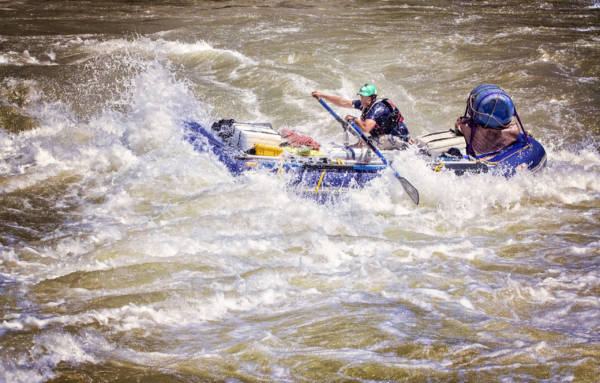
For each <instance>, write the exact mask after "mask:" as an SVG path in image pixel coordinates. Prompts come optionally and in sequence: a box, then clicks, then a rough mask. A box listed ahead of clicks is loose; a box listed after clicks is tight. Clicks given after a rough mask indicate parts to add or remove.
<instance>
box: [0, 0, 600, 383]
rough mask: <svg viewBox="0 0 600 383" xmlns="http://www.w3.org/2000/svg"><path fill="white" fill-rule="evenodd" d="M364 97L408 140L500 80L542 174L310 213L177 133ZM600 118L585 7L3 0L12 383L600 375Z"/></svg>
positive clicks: (597, 23) (310, 206)
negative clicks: (327, 98) (396, 121)
mask: <svg viewBox="0 0 600 383" xmlns="http://www.w3.org/2000/svg"><path fill="white" fill-rule="evenodd" d="M366 82H372V83H374V84H376V85H377V87H378V89H379V94H380V95H382V96H387V97H390V98H391V99H392V100H393V101H394V102H395V103H396V104H397V105H398V106H399V108H400V110H401V111H402V113H403V115H404V117H405V121H406V123H407V126H408V128H409V129H410V131H411V134H412V135H414V136H416V135H420V134H424V133H427V132H432V131H436V130H442V129H448V128H450V127H452V126H453V124H454V121H455V120H456V118H457V117H458V116H459V115H461V114H462V113H463V112H464V108H465V99H466V97H467V95H468V93H469V91H470V90H471V89H472V88H473V87H475V86H476V85H478V84H480V83H494V84H498V85H500V86H501V87H502V88H503V89H505V90H506V91H507V92H508V93H509V94H510V95H511V96H512V98H513V100H514V101H515V105H516V107H517V110H518V112H519V115H520V117H521V119H522V121H523V123H524V125H525V128H526V129H527V130H528V132H529V133H531V134H532V135H533V136H535V137H536V139H538V140H539V141H540V142H541V143H542V144H543V145H544V147H545V149H546V151H547V154H548V163H547V166H546V168H545V169H544V170H543V171H541V172H539V173H537V174H535V175H531V174H528V173H526V172H519V173H518V174H517V175H516V176H515V177H513V178H510V179H504V178H501V177H494V176H492V175H488V174H483V175H471V176H463V177H458V176H455V175H453V174H448V173H444V172H441V173H434V172H432V171H431V170H430V168H429V167H428V164H427V163H426V161H425V160H424V159H423V158H422V157H421V156H418V155H417V154H416V153H415V151H412V150H407V151H404V152H398V153H397V154H395V155H394V156H393V157H392V158H391V159H393V161H394V165H395V167H396V169H397V170H398V171H399V172H400V173H401V174H402V175H403V176H404V177H406V178H407V179H409V180H410V181H411V183H413V185H415V187H417V188H418V189H419V192H420V195H421V204H420V205H419V206H415V205H413V204H412V202H411V201H410V199H408V197H407V196H406V195H405V194H404V193H403V191H402V188H401V186H400V184H399V183H398V181H397V180H396V179H395V178H394V177H393V175H392V174H390V173H391V172H388V173H387V174H385V175H384V176H382V177H381V178H378V179H376V180H374V181H373V182H372V183H371V184H369V186H368V187H366V188H365V189H358V190H350V191H348V192H347V193H344V194H343V195H341V196H340V198H338V199H337V200H336V201H334V202H333V203H326V204H320V203H316V202H315V201H314V200H311V199H307V198H304V197H303V196H301V195H299V194H298V193H296V192H295V191H294V190H292V189H290V188H288V187H286V186H285V184H284V183H283V182H282V180H280V179H278V178H277V177H273V176H271V175H269V174H265V173H262V172H257V173H255V174H251V175H248V176H241V177H233V176H232V175H231V174H230V173H229V172H228V171H227V169H226V168H225V167H224V165H222V164H221V163H220V162H219V161H218V160H217V158H216V157H215V156H213V155H211V154H209V153H200V152H197V151H194V150H193V148H192V147H191V145H189V144H188V143H187V142H186V141H185V140H184V139H183V130H182V127H183V122H184V121H186V120H187V119H194V120H196V121H199V122H200V123H202V124H204V125H205V126H209V125H210V124H211V123H212V122H213V121H216V120H218V119H220V118H235V119H236V120H238V121H249V122H271V123H272V124H273V125H274V127H276V128H277V129H281V128H284V127H285V128H290V129H294V130H297V131H299V132H301V133H304V134H308V135H310V136H312V137H313V138H315V139H316V140H317V141H319V142H321V143H323V144H328V143H330V142H341V141H342V140H343V134H342V132H341V129H340V128H339V125H338V124H337V123H336V121H335V120H333V119H332V118H331V116H330V115H329V114H328V113H327V111H326V110H324V109H323V108H322V107H321V106H320V105H319V104H318V103H317V102H316V101H315V100H314V99H313V98H312V97H310V93H311V91H313V90H320V91H323V92H327V93H331V94H337V95H340V96H344V97H348V98H352V97H354V96H353V95H354V94H355V93H356V91H357V89H358V88H359V87H360V86H361V85H362V84H364V83H366ZM334 109H335V110H336V111H337V112H338V113H340V114H342V115H343V114H346V113H349V112H350V113H351V112H352V111H351V110H343V109H340V108H337V107H335V108H334ZM598 116H600V2H599V1H597V0H593V1H592V0H580V1H576V0H570V1H558V0H555V1H545V0H538V1H523V0H508V1H495V0H494V1H446V0H443V1H442V0H432V1H417V0H407V1H358V0H357V1H350V0H341V1H337V2H327V1H313V0H308V1H298V0H289V1H280V2H278V1H274V2H258V1H200V0H198V1H194V0H189V1H160V2H158V1H128V2H126V1H116V0H115V1H103V0H101V1H93V2H91V1H90V2H84V1H81V2H77V1H65V0H58V1H50V2H48V1H0V150H1V157H0V292H1V294H0V382H89V381H102V382H113V381H119V382H121V381H127V382H129V381H141V382H146V381H160V382H405V381H406V382H448V381H450V382H482V381H485V382H513V381H516V382H597V381H598V376H599V375H600V367H598V366H599V365H600V250H599V249H600V139H599V138H600V124H599V123H598Z"/></svg>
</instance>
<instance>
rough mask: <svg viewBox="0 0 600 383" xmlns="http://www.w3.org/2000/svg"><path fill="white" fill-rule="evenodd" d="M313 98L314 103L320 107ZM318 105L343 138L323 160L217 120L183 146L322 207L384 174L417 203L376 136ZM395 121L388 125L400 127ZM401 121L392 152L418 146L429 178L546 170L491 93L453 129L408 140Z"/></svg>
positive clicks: (510, 112)
mask: <svg viewBox="0 0 600 383" xmlns="http://www.w3.org/2000/svg"><path fill="white" fill-rule="evenodd" d="M366 85H368V84H365V86H366ZM363 87H364V86H363ZM361 89H362V88H361ZM315 93H318V92H313V96H315V97H316V98H318V99H319V97H317V96H316V95H315ZM359 94H360V93H359ZM384 100H387V99H384ZM319 102H320V103H321V104H322V105H323V106H324V107H325V108H326V109H327V110H328V111H329V112H330V113H331V114H332V115H333V116H334V117H335V118H336V119H337V120H338V122H340V123H341V124H342V126H343V127H344V131H345V140H344V141H345V142H344V144H339V145H333V147H331V148H330V149H329V150H327V151H326V152H324V151H323V150H322V148H321V145H319V144H318V143H317V142H316V141H315V140H314V139H313V138H312V137H309V136H306V135H302V134H299V133H297V132H294V131H293V130H290V129H282V130H280V131H278V130H276V129H274V128H273V126H272V125H271V124H270V123H263V122H261V123H243V122H237V121H235V120H233V119H223V120H219V121H217V122H215V123H213V124H212V126H211V127H210V128H209V129H208V128H206V127H204V126H202V125H201V124H199V123H197V122H195V121H188V122H187V123H186V124H185V138H186V140H187V141H189V142H190V143H191V144H192V145H193V146H194V148H195V149H196V150H198V151H211V152H212V153H214V154H215V155H216V156H217V158H218V159H219V160H220V161H221V162H222V163H223V164H225V165H226V167H227V168H228V169H229V171H230V172H231V173H232V174H234V175H239V174H242V173H244V172H247V171H249V170H254V169H268V170H270V171H272V172H273V173H275V174H277V175H279V176H281V175H282V174H285V175H286V178H285V179H286V180H287V182H288V185H289V186H291V187H294V188H297V189H298V190H299V191H300V192H301V193H303V194H306V193H308V194H310V195H312V196H315V197H317V199H318V200H327V199H328V198H329V197H330V195H331V193H333V194H334V195H335V194H337V193H339V192H340V190H343V189H345V188H356V187H363V186H365V185H366V184H367V183H368V182H369V181H371V180H372V179H373V178H376V177H379V176H380V175H381V174H382V173H383V172H384V171H385V169H386V168H388V167H389V168H391V169H392V170H393V171H394V172H395V175H396V177H397V178H398V179H399V180H400V181H401V182H402V186H403V187H404V188H405V190H406V191H407V193H408V194H409V196H410V197H411V198H412V199H413V201H414V202H415V203H418V192H417V190H416V189H415V188H414V187H413V186H412V185H411V184H410V183H409V182H408V181H407V180H406V179H404V178H403V177H402V176H400V175H399V174H398V172H397V171H396V169H394V168H393V167H392V165H391V163H390V162H388V161H387V160H386V155H389V154H390V153H392V151H391V150H386V149H387V148H384V147H381V148H380V149H379V148H378V147H379V146H385V145H378V143H379V142H380V139H381V137H382V135H373V136H372V137H370V138H367V137H366V136H365V134H364V133H363V132H362V131H361V129H360V128H359V124H356V123H355V122H356V121H355V120H353V118H352V117H350V116H347V118H346V120H347V121H344V120H342V119H341V118H340V117H338V116H337V114H335V112H333V110H332V109H331V108H329V106H328V105H327V104H326V103H325V102H324V101H323V99H319ZM392 105H393V104H392ZM394 108H395V106H394ZM357 109H358V108H357ZM398 115H399V113H396V114H395V115H394V118H396V119H398V120H399V118H398V117H397V116H398ZM400 117H401V115H400ZM399 121H400V122H402V125H401V126H402V127H403V128H404V129H403V130H402V131H401V133H402V134H396V136H397V137H399V142H401V144H402V145H400V146H398V145H395V147H394V148H393V150H398V149H402V148H406V147H409V146H411V145H416V146H417V148H418V149H419V152H420V153H422V154H424V155H427V156H428V157H429V158H430V165H431V169H432V170H433V171H452V172H455V173H456V174H459V175H462V174H465V173H492V174H495V175H499V176H504V177H510V176H512V175H514V174H515V173H516V172H517V171H528V172H530V173H535V172H537V171H539V170H540V169H542V168H543V167H544V165H545V164H546V152H545V150H544V148H543V146H542V145H541V144H540V143H539V142H538V141H537V140H535V139H534V138H533V137H532V136H531V134H529V133H528V132H527V131H526V130H525V128H524V126H523V124H522V122H521V119H520V117H519V115H518V113H517V111H516V109H515V106H514V103H513V101H512V99H511V98H510V96H509V95H508V94H507V93H506V92H505V91H504V90H502V89H501V88H500V87H499V86H497V85H492V84H482V85H479V86H477V87H475V88H474V89H473V90H472V91H471V92H470V94H469V96H468V98H467V102H466V109H465V112H464V115H463V116H462V117H460V118H458V120H457V121H456V123H455V125H454V127H453V128H452V129H449V130H445V131H439V132H433V133H429V134H424V135H421V136H418V137H414V138H413V137H410V136H408V135H407V134H406V133H408V131H407V130H406V129H405V128H406V126H405V125H404V123H403V119H402V120H399ZM352 128H354V129H352ZM350 133H354V135H355V136H356V138H357V139H358V141H357V142H356V143H353V144H350V143H349V141H350V140H349V135H350ZM413 189H414V190H413ZM330 192H331V193H330Z"/></svg>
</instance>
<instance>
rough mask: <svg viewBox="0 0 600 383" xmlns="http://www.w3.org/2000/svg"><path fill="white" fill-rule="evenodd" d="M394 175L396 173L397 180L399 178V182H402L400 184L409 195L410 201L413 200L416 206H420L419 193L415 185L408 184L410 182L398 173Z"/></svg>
mask: <svg viewBox="0 0 600 383" xmlns="http://www.w3.org/2000/svg"><path fill="white" fill-rule="evenodd" d="M394 173H395V176H396V178H398V181H400V184H401V185H402V187H403V188H404V191H405V192H406V194H408V196H409V197H410V199H412V200H413V202H414V203H415V205H418V204H419V191H418V190H417V188H416V187H414V186H413V184H411V183H410V182H408V180H407V179H406V178H404V177H402V176H401V175H399V174H398V173H396V172H394Z"/></svg>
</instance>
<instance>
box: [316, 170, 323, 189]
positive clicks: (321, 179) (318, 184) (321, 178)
mask: <svg viewBox="0 0 600 383" xmlns="http://www.w3.org/2000/svg"><path fill="white" fill-rule="evenodd" d="M324 176H325V170H323V173H321V177H319V182H318V183H317V188H316V189H315V194H317V193H318V192H319V188H320V187H321V182H323V177H324Z"/></svg>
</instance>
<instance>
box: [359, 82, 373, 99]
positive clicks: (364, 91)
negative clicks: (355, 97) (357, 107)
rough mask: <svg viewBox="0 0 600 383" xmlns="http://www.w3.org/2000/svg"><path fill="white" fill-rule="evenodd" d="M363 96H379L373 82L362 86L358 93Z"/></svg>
mask: <svg viewBox="0 0 600 383" xmlns="http://www.w3.org/2000/svg"><path fill="white" fill-rule="evenodd" d="M357 94H359V95H361V96H365V97H369V96H373V95H375V96H377V88H375V85H373V84H365V85H363V86H361V87H360V89H359V90H358V93H357Z"/></svg>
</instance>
